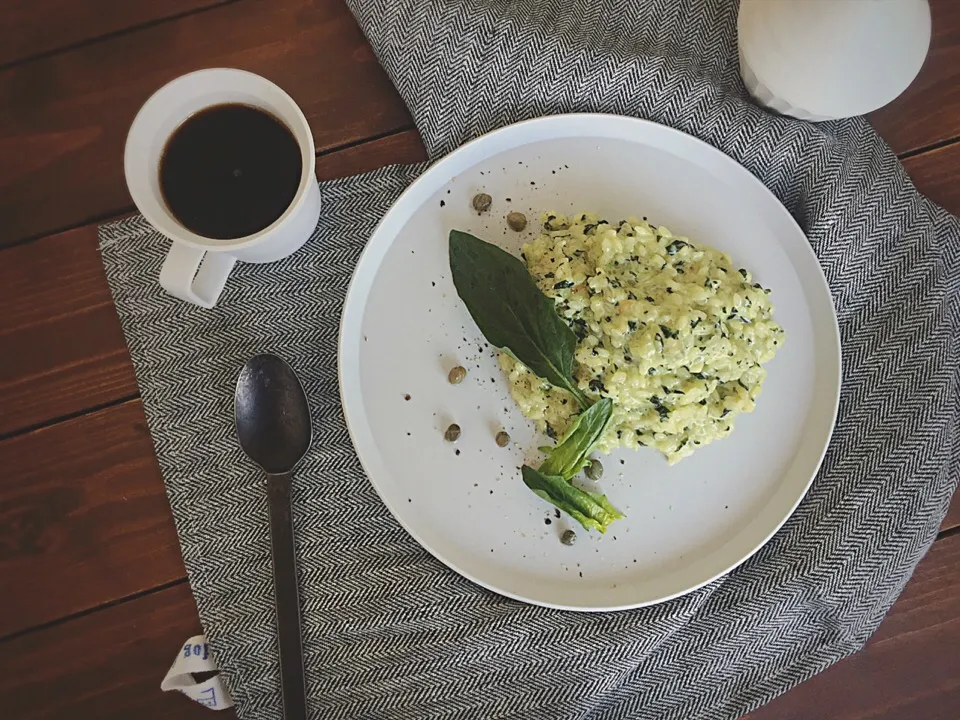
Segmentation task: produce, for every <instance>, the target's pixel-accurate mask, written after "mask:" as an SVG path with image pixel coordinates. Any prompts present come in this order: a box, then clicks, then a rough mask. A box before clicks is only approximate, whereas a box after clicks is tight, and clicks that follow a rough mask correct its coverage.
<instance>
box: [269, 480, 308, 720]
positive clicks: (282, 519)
mask: <svg viewBox="0 0 960 720" xmlns="http://www.w3.org/2000/svg"><path fill="white" fill-rule="evenodd" d="M292 478H293V473H288V474H285V475H268V476H267V498H268V500H269V504H270V545H271V548H270V549H271V552H272V554H273V583H274V588H275V590H276V595H277V628H278V635H279V642H280V687H281V690H282V694H283V717H284V720H303V719H304V718H306V717H307V700H306V693H305V687H304V679H303V646H302V644H301V642H302V641H301V635H300V594H299V592H298V590H297V559H296V555H295V553H294V544H293V518H292V517H291V512H290V487H291V485H292V482H291V480H292Z"/></svg>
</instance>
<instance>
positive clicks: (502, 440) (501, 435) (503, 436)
mask: <svg viewBox="0 0 960 720" xmlns="http://www.w3.org/2000/svg"><path fill="white" fill-rule="evenodd" d="M508 442H510V435H508V434H507V433H506V432H505V431H504V430H501V431H500V432H498V433H497V445H499V446H500V447H506V446H507V443H508Z"/></svg>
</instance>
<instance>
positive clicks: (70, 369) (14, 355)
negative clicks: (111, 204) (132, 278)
mask: <svg viewBox="0 0 960 720" xmlns="http://www.w3.org/2000/svg"><path fill="white" fill-rule="evenodd" d="M2 257H3V261H2V262H0V298H2V301H0V302H3V303H5V304H6V310H5V313H6V319H5V320H4V322H3V324H2V325H0V345H2V346H3V347H7V348H16V349H17V351H16V352H9V353H4V355H3V359H2V361H0V407H2V408H3V410H2V411H0V435H4V434H7V433H10V432H13V431H15V430H18V429H20V428H25V427H33V426H35V425H38V424H40V423H43V422H47V421H49V420H52V419H53V418H57V417H62V416H65V415H71V414H73V413H76V412H78V411H81V410H87V409H89V408H93V407H97V406H98V405H102V404H105V403H109V402H114V401H115V400H117V399H119V398H122V397H129V396H131V395H135V394H136V392H137V381H136V378H135V377H134V374H133V364H132V363H131V362H130V356H129V355H128V354H127V346H126V343H125V341H124V339H123V331H122V330H121V329H120V321H119V320H118V319H117V313H116V310H114V307H113V300H112V299H111V297H110V289H109V287H108V286H107V279H106V276H105V275H104V273H103V266H102V264H101V263H100V254H99V252H98V251H97V228H96V226H93V225H88V226H85V227H83V228H80V229H79V230H71V231H69V232H66V233H63V234H60V235H54V236H52V237H48V238H44V240H43V241H41V242H35V243H30V244H27V245H20V246H17V247H13V248H9V249H8V250H6V251H4V252H3V254H2Z"/></svg>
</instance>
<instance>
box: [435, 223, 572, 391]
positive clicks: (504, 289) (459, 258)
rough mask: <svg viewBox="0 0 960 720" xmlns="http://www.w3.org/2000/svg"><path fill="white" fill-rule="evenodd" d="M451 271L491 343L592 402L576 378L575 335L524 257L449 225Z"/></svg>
mask: <svg viewBox="0 0 960 720" xmlns="http://www.w3.org/2000/svg"><path fill="white" fill-rule="evenodd" d="M450 271H451V272H452V274H453V284H454V285H455V286H456V288H457V294H458V295H459V296H460V299H461V300H463V302H464V304H465V305H466V306H467V310H468V311H469V312H470V315H471V316H472V317H473V320H474V322H475V323H477V327H479V328H480V332H482V333H483V336H484V337H485V338H486V339H487V341H488V342H489V343H490V344H491V345H496V346H497V347H498V348H502V349H503V350H506V351H507V352H509V353H510V355H512V356H513V357H514V358H516V359H517V360H519V361H520V362H521V363H523V364H524V365H526V366H527V367H528V368H530V370H531V371H532V372H533V373H534V374H535V375H537V377H540V378H543V379H544V380H546V381H547V382H549V383H550V384H551V385H554V386H556V387H559V388H563V389H564V390H567V391H568V392H569V393H570V394H571V395H573V396H574V398H576V400H577V403H579V405H580V407H582V408H586V407H587V406H588V405H589V404H590V403H589V402H588V401H587V398H586V397H585V396H584V394H583V393H582V392H581V391H580V388H578V387H577V383H576V381H575V380H574V379H573V368H574V359H573V353H574V350H575V349H576V346H577V336H576V335H575V334H574V332H573V330H571V329H570V327H569V326H568V325H567V324H566V323H565V322H564V321H563V320H562V319H561V318H560V316H559V315H557V311H556V309H555V308H554V304H553V301H552V300H551V299H550V298H548V297H547V296H546V295H544V294H543V293H542V292H540V289H539V288H538V287H537V286H536V285H535V284H534V282H533V278H531V277H530V273H529V272H527V268H526V267H525V266H524V264H523V263H522V262H521V261H520V260H518V259H517V258H515V257H514V256H513V255H511V254H510V253H507V252H505V251H503V250H501V249H500V248H498V247H497V246H496V245H491V244H490V243H487V242H484V241H483V240H480V239H479V238H476V237H474V236H473V235H470V234H469V233H465V232H460V231H459V230H451V231H450Z"/></svg>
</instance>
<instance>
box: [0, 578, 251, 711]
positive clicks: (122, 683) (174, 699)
mask: <svg viewBox="0 0 960 720" xmlns="http://www.w3.org/2000/svg"><path fill="white" fill-rule="evenodd" d="M201 632H202V630H201V628H200V622H199V620H197V609H196V605H195V604H194V602H193V597H192V596H191V594H190V588H189V586H188V585H187V584H186V583H182V584H180V585H177V586H175V587H172V588H168V589H165V590H161V591H158V592H155V593H152V594H150V595H146V596H144V597H139V598H136V599H135V600H131V601H130V602H126V603H122V604H120V605H117V606H114V607H110V608H105V609H103V610H101V611H99V612H95V613H92V614H90V615H86V616H84V617H81V618H77V619H75V620H72V621H70V622H68V623H64V624H62V625H57V626H54V627H50V628H46V629H44V630H40V631H38V632H35V633H30V634H28V635H24V636H22V637H19V638H16V639H14V640H11V641H7V642H5V643H2V644H0V666H2V667H4V668H7V669H8V670H13V672H4V673H2V674H0V707H3V716H4V717H6V718H11V720H12V719H13V718H16V720H41V719H44V720H46V719H50V720H53V719H54V718H56V719H58V720H59V719H61V718H97V719H98V720H113V719H114V718H117V719H119V718H136V720H160V719H161V718H163V719H164V720H167V719H168V718H181V719H184V720H189V719H195V720H204V719H205V720H210V719H211V718H214V717H215V718H218V719H219V718H223V719H224V720H234V719H235V718H236V713H235V712H234V711H233V710H224V711H221V712H220V713H219V714H214V713H212V712H211V711H210V710H208V709H206V708H204V707H202V706H201V705H198V704H197V703H194V702H192V701H190V700H188V699H187V698H185V697H183V696H182V695H181V694H180V693H177V692H168V693H164V692H161V691H160V681H161V680H162V679H163V676H164V675H165V674H166V672H167V669H168V668H169V667H170V664H171V663H172V662H173V659H174V658H175V657H176V655H177V652H178V650H179V649H180V648H181V644H180V643H182V642H183V641H184V640H186V639H187V638H189V637H192V636H193V635H197V634H199V633H201Z"/></svg>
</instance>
